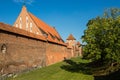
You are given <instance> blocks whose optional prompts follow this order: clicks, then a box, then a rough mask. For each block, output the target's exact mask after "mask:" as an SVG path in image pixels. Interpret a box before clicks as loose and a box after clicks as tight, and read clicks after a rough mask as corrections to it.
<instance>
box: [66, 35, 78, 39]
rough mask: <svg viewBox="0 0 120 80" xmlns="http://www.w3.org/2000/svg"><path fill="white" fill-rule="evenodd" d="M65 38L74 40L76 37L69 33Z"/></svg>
mask: <svg viewBox="0 0 120 80" xmlns="http://www.w3.org/2000/svg"><path fill="white" fill-rule="evenodd" d="M67 40H76V39H75V38H74V37H73V35H72V34H70V35H69V36H68V38H67Z"/></svg>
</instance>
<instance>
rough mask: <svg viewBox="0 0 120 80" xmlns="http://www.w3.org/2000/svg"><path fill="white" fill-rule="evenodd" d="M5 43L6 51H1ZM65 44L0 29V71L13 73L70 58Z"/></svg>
mask: <svg viewBox="0 0 120 80" xmlns="http://www.w3.org/2000/svg"><path fill="white" fill-rule="evenodd" d="M3 44H5V45H6V47H7V52H6V53H2V52H1V47H2V45H3ZM71 55H72V54H71V49H67V47H66V46H62V45H58V44H53V43H50V42H44V41H40V40H37V39H32V38H29V37H25V36H22V35H18V34H14V33H10V32H6V31H2V30H0V73H2V74H4V73H13V72H16V71H21V70H25V69H29V68H33V67H44V66H47V65H50V64H54V63H56V62H60V61H62V60H64V58H71Z"/></svg>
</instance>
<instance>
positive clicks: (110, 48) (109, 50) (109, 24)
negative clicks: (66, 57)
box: [82, 8, 120, 63]
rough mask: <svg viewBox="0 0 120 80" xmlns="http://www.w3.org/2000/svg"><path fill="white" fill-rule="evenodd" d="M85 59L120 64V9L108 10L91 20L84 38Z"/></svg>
mask: <svg viewBox="0 0 120 80" xmlns="http://www.w3.org/2000/svg"><path fill="white" fill-rule="evenodd" d="M82 40H83V42H84V43H85V44H86V45H85V46H84V49H83V51H84V57H85V58H89V59H92V60H93V61H100V62H103V63H104V62H105V61H107V62H109V63H113V62H120V9H117V8H111V9H107V10H106V11H105V13H104V16H103V17H97V18H94V19H91V20H89V21H88V23H87V29H86V30H85V31H84V35H83V36H82Z"/></svg>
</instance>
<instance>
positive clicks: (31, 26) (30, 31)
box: [30, 23, 32, 32]
mask: <svg viewBox="0 0 120 80" xmlns="http://www.w3.org/2000/svg"><path fill="white" fill-rule="evenodd" d="M30 32H32V23H30Z"/></svg>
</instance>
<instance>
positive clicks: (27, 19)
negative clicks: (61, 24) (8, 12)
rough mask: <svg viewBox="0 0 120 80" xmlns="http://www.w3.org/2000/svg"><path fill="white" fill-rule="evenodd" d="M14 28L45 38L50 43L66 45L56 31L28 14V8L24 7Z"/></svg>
mask: <svg viewBox="0 0 120 80" xmlns="http://www.w3.org/2000/svg"><path fill="white" fill-rule="evenodd" d="M13 26H14V27H16V28H19V29H22V30H25V31H28V32H31V33H34V34H36V35H41V36H44V37H46V38H47V40H48V41H50V42H55V43H62V44H64V41H63V40H62V38H61V36H60V35H59V33H58V32H57V31H56V29H55V28H53V27H51V26H49V25H48V24H46V23H44V22H43V21H42V20H40V19H39V18H37V17H36V16H34V15H33V14H32V13H30V12H28V11H27V8H26V6H23V7H22V10H21V12H20V14H19V16H18V18H17V20H16V21H15V23H14V25H13Z"/></svg>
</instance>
